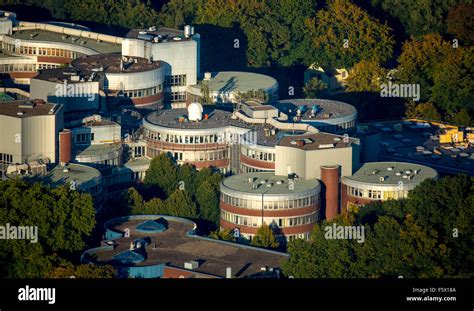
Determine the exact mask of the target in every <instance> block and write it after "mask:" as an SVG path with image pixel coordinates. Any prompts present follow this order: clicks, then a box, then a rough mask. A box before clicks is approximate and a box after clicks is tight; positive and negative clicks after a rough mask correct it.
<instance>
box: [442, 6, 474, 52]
mask: <svg viewBox="0 0 474 311" xmlns="http://www.w3.org/2000/svg"><path fill="white" fill-rule="evenodd" d="M473 16H474V5H473V4H472V3H460V4H459V5H458V6H456V7H453V8H451V10H449V13H448V18H447V20H446V24H447V27H448V32H449V33H450V34H452V35H453V36H454V38H456V39H458V40H460V41H461V43H464V44H466V45H472V44H473V43H474V18H473Z"/></svg>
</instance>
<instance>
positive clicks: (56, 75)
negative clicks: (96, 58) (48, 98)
mask: <svg viewBox="0 0 474 311" xmlns="http://www.w3.org/2000/svg"><path fill="white" fill-rule="evenodd" d="M72 76H79V81H74V80H72V79H71V77H72ZM90 76H91V73H90V72H84V71H81V70H79V69H77V68H74V67H67V68H52V69H42V70H39V74H38V75H36V77H34V78H33V79H38V80H43V81H49V82H55V83H64V80H67V82H68V83H81V82H82V81H81V79H82V80H83V81H86V82H90V81H89V78H90ZM98 78H99V77H98V76H96V77H94V79H93V81H98Z"/></svg>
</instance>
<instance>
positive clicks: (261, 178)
mask: <svg viewBox="0 0 474 311" xmlns="http://www.w3.org/2000/svg"><path fill="white" fill-rule="evenodd" d="M250 179H252V180H253V182H249V180H250ZM263 182H264V183H263ZM278 182H280V184H279V183H278ZM293 182H294V189H293V190H290V189H288V186H289V181H288V176H278V175H275V174H274V173H270V172H255V173H246V174H237V175H233V176H230V177H227V178H225V179H224V180H223V181H222V186H224V187H227V188H229V189H231V190H235V191H240V192H245V193H251V194H270V195H271V194H293V193H299V192H306V191H309V190H313V189H316V188H318V187H319V181H318V180H317V179H304V180H303V179H294V180H293ZM254 184H255V185H258V187H257V188H256V189H254V188H253V187H252V185H254ZM269 184H271V187H268V186H267V185H269Z"/></svg>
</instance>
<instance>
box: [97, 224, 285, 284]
mask: <svg viewBox="0 0 474 311" xmlns="http://www.w3.org/2000/svg"><path fill="white" fill-rule="evenodd" d="M165 217H166V216H164V217H163V218H164V219H166V223H167V229H166V230H165V231H164V232H160V233H151V232H150V233H143V232H139V231H137V230H136V227H137V226H138V225H139V224H141V223H143V222H144V221H146V219H145V218H144V219H132V220H124V221H121V222H120V223H117V224H115V225H113V226H109V228H110V229H113V230H114V231H120V232H124V230H125V228H128V229H129V232H130V237H128V238H119V239H114V242H115V243H117V246H116V247H115V248H114V249H113V250H99V251H94V252H93V253H90V255H92V256H96V257H95V258H93V259H92V260H93V261H94V262H98V263H108V262H109V263H113V258H114V256H116V255H117V254H119V253H121V252H124V251H127V250H129V249H130V243H131V242H132V241H134V240H136V239H139V238H146V237H148V238H150V243H149V244H148V245H147V246H146V247H145V251H146V259H145V260H144V261H142V262H139V263H136V264H135V265H136V266H147V265H154V264H166V265H168V266H173V267H178V268H184V263H185V262H188V261H198V262H200V265H199V267H198V268H196V269H193V270H192V271H195V272H198V273H205V274H210V275H215V276H221V277H225V275H226V268H227V267H231V268H232V273H233V274H234V275H236V276H237V277H245V276H250V275H253V274H257V273H259V272H260V270H261V267H279V266H280V264H281V263H282V261H283V260H285V259H286V258H287V255H286V254H284V253H277V252H269V251H266V250H264V249H258V248H255V247H248V246H244V245H239V244H237V243H223V242H220V241H217V240H211V239H206V238H199V237H192V236H188V235H187V232H188V231H190V230H193V229H194V225H193V224H192V223H191V222H185V221H179V218H178V219H176V220H172V217H166V218H165ZM160 218H161V216H157V219H160ZM89 260H90V259H89ZM113 264H116V263H113ZM118 265H120V264H118Z"/></svg>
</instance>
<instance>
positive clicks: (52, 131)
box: [0, 12, 437, 274]
mask: <svg viewBox="0 0 474 311" xmlns="http://www.w3.org/2000/svg"><path fill="white" fill-rule="evenodd" d="M0 15H1V16H2V17H0V43H1V48H2V53H1V54H0V55H1V57H0V72H1V73H3V74H4V75H7V76H8V77H9V78H10V80H11V82H14V83H15V84H23V85H25V86H26V85H29V92H26V91H24V90H17V93H16V95H18V96H23V97H24V96H25V95H28V96H29V97H30V98H32V99H30V100H23V101H22V102H15V101H11V100H10V101H6V102H4V103H1V104H0V118H1V120H2V122H0V130H1V132H2V133H7V135H4V136H2V137H1V138H0V139H3V140H4V141H2V142H1V143H0V170H1V171H2V172H5V173H7V174H6V175H7V176H13V175H22V176H23V175H36V174H37V175H41V176H49V177H47V178H43V180H51V181H54V180H57V182H56V183H55V185H59V184H61V182H62V184H69V185H70V186H74V187H75V189H77V190H79V191H85V192H88V193H91V195H92V196H93V198H94V201H95V202H96V203H97V204H96V205H97V206H99V207H100V206H101V202H103V199H104V198H105V197H106V196H114V195H115V194H116V193H117V192H116V191H121V190H123V189H124V188H126V187H128V186H130V185H132V184H133V183H134V182H137V181H140V180H143V178H144V177H145V175H146V171H147V169H148V167H149V165H150V161H151V159H152V158H154V157H156V156H158V155H159V154H162V153H167V154H169V155H171V156H172V157H173V158H174V159H175V160H176V162H177V163H178V164H184V163H189V164H192V165H194V166H195V167H196V168H197V169H202V168H204V167H213V168H215V169H218V170H219V171H220V172H222V173H223V174H224V175H225V176H227V178H226V179H224V180H223V181H222V183H221V186H220V190H221V200H220V207H221V218H220V226H221V228H223V229H233V230H234V231H236V232H238V234H239V236H240V237H243V238H246V239H249V240H250V239H252V238H253V236H254V235H255V233H256V230H257V228H258V227H260V226H262V225H263V224H267V225H270V226H272V228H273V229H274V230H275V232H276V233H277V235H278V238H279V239H280V240H281V241H283V242H286V241H287V240H293V239H296V238H303V239H308V238H309V235H310V232H311V229H312V227H313V226H314V224H315V223H317V222H318V221H320V220H321V219H332V218H333V217H335V216H336V215H338V214H341V213H344V212H347V211H348V210H350V209H351V208H353V207H354V206H357V205H361V204H365V203H367V202H372V201H375V200H385V199H390V198H394V199H396V198H404V197H406V195H407V192H408V191H410V190H411V189H413V188H414V187H415V186H416V185H418V184H419V183H421V182H422V181H423V180H425V179H427V178H436V176H437V174H436V171H434V170H432V169H430V168H427V167H424V166H422V165H418V166H417V167H415V166H416V165H414V164H413V165H412V164H407V163H399V162H400V161H396V160H394V161H393V162H391V164H390V165H389V164H387V163H378V162H376V161H378V155H379V153H380V150H381V145H380V141H379V140H380V136H381V134H380V133H379V132H377V131H376V130H367V131H359V127H358V126H357V124H356V121H357V110H356V109H355V108H354V107H353V106H351V105H348V104H346V103H342V102H339V101H333V100H320V99H284V100H279V101H278V82H277V81H276V80H275V79H274V78H272V77H269V76H265V75H262V74H257V73H249V72H238V71H222V72H206V73H204V75H203V77H200V70H199V67H200V49H199V45H200V36H199V34H195V33H194V29H193V27H191V26H185V27H184V31H180V30H173V29H167V28H157V27H148V28H146V29H133V30H130V31H129V32H128V33H127V34H126V35H125V36H124V37H117V36H112V35H106V34H101V33H96V32H92V31H90V29H88V28H86V27H83V26H79V25H74V24H67V23H57V22H51V23H30V22H22V21H18V20H17V19H16V16H15V14H14V13H10V12H1V14H0ZM201 78H202V79H201ZM199 79H201V80H199ZM170 108H171V109H170ZM19 129H21V131H19ZM382 135H384V134H382ZM18 137H19V140H20V141H21V143H16V144H13V145H12V144H10V141H11V140H14V139H16V140H18ZM382 147H383V145H382ZM394 156H395V154H394ZM367 162H371V163H367ZM364 163H365V164H364ZM387 165H388V167H392V168H393V169H392V170H387V168H386V167H385V166H387ZM376 171H377V172H376ZM407 171H410V173H407ZM374 172H376V173H374ZM369 173H371V174H372V175H370V174H369ZM392 173H393V174H392ZM399 173H400V175H397V174H399ZM392 175H393V176H392ZM382 178H383V180H382ZM399 179H400V180H399ZM399 181H402V182H403V184H400V183H399ZM395 184H396V185H395ZM395 188H396V189H395ZM132 255H133V254H132ZM119 257H120V256H119ZM105 260H106V261H107V260H112V259H110V258H109V259H105ZM210 273H211V274H212V271H211V272H210ZM220 273H222V271H221V272H220Z"/></svg>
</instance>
